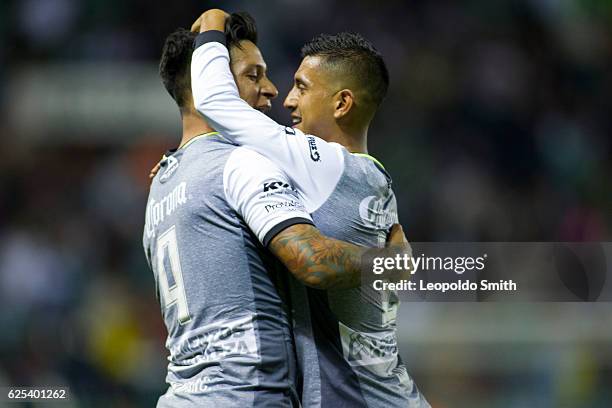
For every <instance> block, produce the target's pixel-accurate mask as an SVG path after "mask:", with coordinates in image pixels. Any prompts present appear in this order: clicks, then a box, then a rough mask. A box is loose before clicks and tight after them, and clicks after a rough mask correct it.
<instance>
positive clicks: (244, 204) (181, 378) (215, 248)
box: [143, 134, 311, 407]
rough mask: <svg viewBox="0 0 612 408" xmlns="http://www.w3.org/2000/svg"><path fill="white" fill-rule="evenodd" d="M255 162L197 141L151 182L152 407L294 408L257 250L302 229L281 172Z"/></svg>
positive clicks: (290, 359)
mask: <svg viewBox="0 0 612 408" xmlns="http://www.w3.org/2000/svg"><path fill="white" fill-rule="evenodd" d="M254 155H256V153H253V152H248V151H246V149H245V148H239V147H236V146H234V145H232V144H229V143H227V142H226V141H224V140H223V139H222V138H220V137H219V136H218V135H216V134H210V135H203V136H199V137H197V138H195V139H193V140H192V141H191V142H189V143H188V144H187V145H186V146H185V147H183V148H181V149H180V150H178V151H176V152H174V153H172V154H168V155H167V156H166V157H165V158H164V160H162V163H161V169H160V171H159V173H158V174H157V175H156V177H155V179H154V180H153V182H152V185H151V191H150V194H149V199H148V202H147V211H146V222H145V231H144V236H143V244H144V249H145V253H146V256H147V260H148V261H149V264H150V266H151V268H152V270H153V272H154V276H155V281H156V287H157V290H158V297H159V300H160V303H161V312H162V315H163V318H164V322H165V324H166V327H167V329H168V338H167V342H166V347H167V349H168V350H169V357H168V360H169V364H168V374H167V377H166V381H167V382H168V384H169V388H168V391H167V392H166V394H165V395H163V396H162V397H161V398H160V400H159V402H158V407H202V406H206V407H208V406H216V407H255V406H265V407H269V406H275V407H286V406H297V404H298V402H297V401H298V397H297V391H296V387H295V366H294V364H295V354H294V350H293V343H292V339H291V332H290V325H289V321H288V318H287V314H286V313H285V310H284V309H283V302H282V301H281V298H280V296H279V294H278V292H277V288H276V287H275V280H276V279H277V276H276V275H275V273H274V270H275V261H274V260H273V259H272V257H271V256H270V255H267V252H266V251H264V247H263V245H262V242H263V243H266V242H267V241H268V240H269V239H270V238H271V237H272V236H273V235H274V234H275V232H276V231H278V230H279V229H282V228H284V227H286V226H288V225H291V224H292V223H298V222H299V223H304V222H307V223H308V222H311V220H310V216H309V215H308V213H307V212H306V211H305V210H304V207H303V206H302V205H301V203H300V202H299V199H298V198H297V196H296V193H295V191H294V189H293V188H292V187H291V186H289V185H288V183H287V181H286V180H285V179H283V175H282V173H280V172H279V171H277V170H276V168H275V167H274V166H273V165H272V164H271V163H270V162H269V161H267V159H265V158H261V157H260V156H259V159H258V158H257V157H254ZM245 157H246V158H250V161H248V162H246V163H245ZM261 159H263V160H261ZM241 166H243V167H244V169H242V167H241ZM255 166H256V167H255ZM241 174H251V175H252V176H251V178H250V179H248V178H246V177H241V180H242V182H244V183H247V184H244V185H241V184H240V183H237V182H236V181H235V179H236V178H237V177H236V176H240V175H241ZM246 185H249V186H251V185H252V186H253V187H252V188H250V189H249V188H246V187H245V186H246ZM266 189H267V191H266ZM247 219H248V220H249V224H250V225H251V227H252V228H251V229H249V228H248V227H247V222H246V221H245V220H247ZM251 231H252V232H251Z"/></svg>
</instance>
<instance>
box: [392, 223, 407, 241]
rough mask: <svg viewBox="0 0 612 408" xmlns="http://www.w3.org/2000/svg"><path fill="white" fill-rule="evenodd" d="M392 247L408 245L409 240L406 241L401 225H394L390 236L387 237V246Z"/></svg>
mask: <svg viewBox="0 0 612 408" xmlns="http://www.w3.org/2000/svg"><path fill="white" fill-rule="evenodd" d="M392 245H397V246H402V245H408V239H406V235H405V234H404V229H403V228H402V226H401V225H400V224H393V226H392V227H391V231H389V235H388V236H387V246H392Z"/></svg>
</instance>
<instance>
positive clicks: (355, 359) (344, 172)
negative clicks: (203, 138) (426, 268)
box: [191, 32, 429, 408]
mask: <svg viewBox="0 0 612 408" xmlns="http://www.w3.org/2000/svg"><path fill="white" fill-rule="evenodd" d="M219 41H222V38H220V37H219V36H218V35H216V34H213V33H212V32H208V33H204V34H200V36H199V37H198V39H197V41H196V43H197V45H198V48H197V49H196V50H195V51H194V54H193V57H192V65H191V79H192V81H191V82H192V91H193V96H194V101H195V105H196V108H197V109H198V111H200V112H201V113H202V114H203V115H204V117H205V118H206V119H207V120H208V121H209V123H211V124H212V125H213V126H214V127H215V128H216V129H218V130H220V131H221V132H222V133H223V134H224V136H225V137H227V138H228V139H229V140H231V141H232V142H234V143H237V144H239V145H244V146H246V147H249V148H250V149H253V150H255V151H257V152H258V153H260V154H262V155H264V156H266V157H268V158H270V159H271V160H272V161H274V163H275V164H277V165H278V166H279V168H280V169H281V170H282V171H284V172H285V173H286V174H287V175H288V176H289V178H290V179H291V181H292V182H293V184H294V185H295V187H296V188H297V191H298V193H299V195H300V197H301V198H302V201H303V202H304V204H305V205H306V209H307V210H308V212H310V213H311V214H312V216H313V219H314V220H315V221H316V222H315V223H316V225H317V227H318V228H319V229H320V230H321V231H322V232H323V233H324V234H326V235H329V236H332V237H335V238H338V239H342V240H345V241H350V242H353V243H356V244H361V245H368V246H382V245H384V242H385V238H386V235H387V233H388V230H389V228H390V227H391V225H392V223H393V222H395V221H396V220H397V208H396V201H395V196H394V194H393V191H392V190H391V180H390V177H389V176H388V175H387V174H386V172H385V171H384V169H383V168H382V166H381V165H379V164H377V163H376V162H375V159H373V158H371V157H369V156H367V155H357V154H351V153H349V152H348V151H347V150H346V149H344V148H343V147H342V146H340V145H339V144H337V143H327V142H325V141H323V140H322V139H320V138H318V137H315V136H311V135H305V134H303V133H302V132H300V131H299V130H297V129H292V128H287V127H284V126H281V125H279V124H277V123H276V122H274V121H273V120H271V119H270V118H268V117H266V116H265V115H263V114H261V113H260V112H257V111H256V110H254V109H252V108H251V107H249V106H248V105H247V104H246V103H245V102H244V101H242V100H241V99H240V98H239V94H238V90H237V88H236V85H235V83H234V80H233V77H232V74H231V71H230V69H229V53H228V51H227V49H226V48H225V46H224V45H223V44H221V43H219ZM365 156H367V157H365ZM291 286H292V292H291V303H292V309H293V312H294V315H293V319H294V336H295V341H296V350H297V356H298V362H299V365H300V371H301V373H302V380H303V384H302V385H303V386H302V392H303V394H302V403H303V405H304V406H307V407H334V408H336V407H342V406H346V407H363V406H367V407H385V408H386V407H429V404H428V403H427V401H426V400H425V399H424V398H423V396H422V395H421V394H420V392H419V391H418V389H417V387H416V385H415V384H414V382H413V381H412V379H411V378H410V377H409V375H408V374H407V371H406V367H405V366H404V364H403V363H402V361H401V359H400V358H399V353H398V346H397V337H396V327H395V324H396V315H397V308H398V300H397V296H396V294H395V293H394V292H392V291H374V290H373V289H371V290H370V289H365V288H363V289H361V288H360V289H352V290H336V291H317V290H311V289H308V290H307V289H306V288H305V287H303V286H302V285H300V284H299V283H297V282H295V281H294V282H293V284H292V285H291Z"/></svg>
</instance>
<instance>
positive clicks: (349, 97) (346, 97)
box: [334, 89, 355, 119]
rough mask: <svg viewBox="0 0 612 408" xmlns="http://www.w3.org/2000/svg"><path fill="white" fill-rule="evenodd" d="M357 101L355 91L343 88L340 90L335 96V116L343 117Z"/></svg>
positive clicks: (336, 117)
mask: <svg viewBox="0 0 612 408" xmlns="http://www.w3.org/2000/svg"><path fill="white" fill-rule="evenodd" d="M354 103H355V98H354V95H353V91H351V90H350V89H343V90H341V91H338V92H337V93H336V95H335V96H334V118H335V119H341V118H343V117H345V116H346V115H347V114H348V113H349V112H350V110H351V108H352V107H353V105H354Z"/></svg>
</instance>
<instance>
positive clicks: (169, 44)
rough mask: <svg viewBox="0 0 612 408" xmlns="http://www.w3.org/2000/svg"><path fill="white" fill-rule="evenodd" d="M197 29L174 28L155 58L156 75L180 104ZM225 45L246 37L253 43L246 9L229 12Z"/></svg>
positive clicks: (188, 85) (254, 31) (254, 30)
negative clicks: (194, 31)
mask: <svg viewBox="0 0 612 408" xmlns="http://www.w3.org/2000/svg"><path fill="white" fill-rule="evenodd" d="M197 35H198V34H197V33H192V32H191V31H189V30H186V29H184V28H178V29H176V30H175V31H174V32H173V33H172V34H170V35H169V36H168V37H167V38H166V41H165V43H164V47H163V49H162V56H161V59H160V61H159V75H160V76H161V79H162V82H163V83H164V87H165V88H166V90H167V91H168V93H169V94H170V96H172V98H173V99H174V100H175V101H176V104H177V105H178V106H179V108H181V109H182V108H183V107H184V106H185V103H186V101H187V96H188V95H189V93H190V91H191V89H190V88H191V73H190V65H191V55H192V54H193V51H194V41H195V38H196V37H197ZM225 37H226V41H227V48H228V49H229V48H231V47H238V48H240V44H239V43H240V41H242V40H249V41H251V42H253V43H254V44H257V26H256V25H255V20H254V19H253V17H251V16H250V15H249V14H248V13H246V12H238V13H232V14H231V15H230V18H229V19H228V20H227V22H226V24H225Z"/></svg>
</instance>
